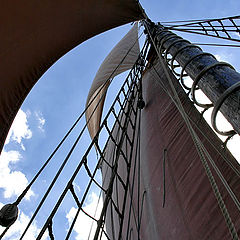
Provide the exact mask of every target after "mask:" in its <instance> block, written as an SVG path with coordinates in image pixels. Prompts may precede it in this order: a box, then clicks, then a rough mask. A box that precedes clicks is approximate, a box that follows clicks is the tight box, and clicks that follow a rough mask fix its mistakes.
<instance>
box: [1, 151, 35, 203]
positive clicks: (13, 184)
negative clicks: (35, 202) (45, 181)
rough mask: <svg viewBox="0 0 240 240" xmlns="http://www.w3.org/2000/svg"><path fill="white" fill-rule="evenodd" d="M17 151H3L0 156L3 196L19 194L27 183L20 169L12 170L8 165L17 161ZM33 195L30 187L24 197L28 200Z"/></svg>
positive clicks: (18, 157)
mask: <svg viewBox="0 0 240 240" xmlns="http://www.w3.org/2000/svg"><path fill="white" fill-rule="evenodd" d="M21 157H22V156H21V154H20V153H19V152H18V151H8V152H7V151H4V150H3V152H2V154H1V156H0V188H2V189H4V192H3V194H4V198H11V197H13V196H19V195H20V194H21V193H22V191H23V190H24V189H25V188H26V186H27V185H28V180H27V178H26V176H25V175H24V174H23V173H22V172H20V171H12V170H11V168H10V166H11V165H12V164H15V163H17V162H18V161H19V160H20V159H21ZM31 196H34V192H33V191H32V190H31V189H30V190H29V191H28V192H27V194H26V196H25V199H26V200H29V199H30V197H31Z"/></svg>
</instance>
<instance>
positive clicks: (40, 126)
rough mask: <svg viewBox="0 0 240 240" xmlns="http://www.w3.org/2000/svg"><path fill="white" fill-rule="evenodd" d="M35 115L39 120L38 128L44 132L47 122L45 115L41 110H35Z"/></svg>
mask: <svg viewBox="0 0 240 240" xmlns="http://www.w3.org/2000/svg"><path fill="white" fill-rule="evenodd" d="M35 117H36V119H37V121H38V129H39V130H40V131H41V132H44V128H43V127H44V124H45V122H46V120H45V118H44V117H43V114H42V113H41V112H40V111H35Z"/></svg>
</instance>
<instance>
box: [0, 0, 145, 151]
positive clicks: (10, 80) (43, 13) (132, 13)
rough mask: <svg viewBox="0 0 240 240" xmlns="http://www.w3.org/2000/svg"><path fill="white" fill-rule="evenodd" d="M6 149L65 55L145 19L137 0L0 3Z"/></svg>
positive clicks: (0, 103) (0, 106) (1, 134)
mask: <svg viewBox="0 0 240 240" xmlns="http://www.w3.org/2000/svg"><path fill="white" fill-rule="evenodd" d="M0 3H1V9H0V16H1V17H0V22H1V26H2V27H1V28H0V36H1V45H0V62H1V71H0V150H1V149H2V146H3V144H4V141H5V139H6V135H7V133H8V131H9V128H10V126H11V123H12V121H13V119H14V117H15V115H16V113H17V111H18V109H19V108H20V106H21V104H22V102H23V101H24V99H25V97H26V96H27V94H28V93H29V91H30V90H31V88H32V87H33V86H34V84H35V83H36V82H37V81H38V79H39V78H40V77H41V76H42V74H43V73H44V72H45V71H46V70H47V69H48V68H49V67H50V66H51V65H52V64H53V63H54V62H55V61H57V60H58V59H59V58H60V57H61V56H63V55H64V54H65V53H67V52H68V51H69V50H71V49H72V48H74V47H75V46H77V45H78V44H80V43H81V42H83V41H85V40H87V39H88V38H90V37H92V36H94V35H96V34H99V33H101V32H104V31H106V30H108V29H111V28H114V27H117V26H119V25H122V24H125V23H128V22H131V21H135V20H138V19H141V18H143V13H142V10H141V8H140V5H139V3H138V1H136V0H121V1H118V0H113V1H96V0H89V1H84V0H78V1H75V0H63V1H56V0H53V1H38V2H35V1H31V0H23V1H17V0H14V1H11V4H9V2H7V1H2V0H1V1H0Z"/></svg>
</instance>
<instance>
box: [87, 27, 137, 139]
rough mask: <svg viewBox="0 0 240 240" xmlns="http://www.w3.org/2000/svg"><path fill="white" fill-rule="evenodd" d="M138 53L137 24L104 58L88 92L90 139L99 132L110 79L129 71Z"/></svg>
mask: <svg viewBox="0 0 240 240" xmlns="http://www.w3.org/2000/svg"><path fill="white" fill-rule="evenodd" d="M139 53H140V50H139V42H138V23H135V24H134V26H133V27H132V29H131V30H130V31H129V32H128V33H127V34H126V35H125V36H124V37H123V38H122V40H121V41H120V42H119V43H118V44H117V45H116V46H115V47H114V48H113V49H112V51H111V52H110V53H109V54H108V56H107V57H106V58H105V60H104V61H103V63H102V64H101V66H100V68H99V70H98V72H97V74H96V76H95V78H94V80H93V83H92V86H91V88H90V90H89V94H88V97H87V102H86V106H88V105H89V106H88V107H87V111H86V121H87V122H88V130H89V134H90V136H91V138H92V139H93V138H94V136H95V135H96V133H97V131H98V130H99V126H100V121H101V116H102V110H103V106H104V100H105V96H106V93H107V89H108V87H109V84H110V82H111V80H112V78H114V77H115V76H117V75H118V74H120V73H122V72H124V71H126V70H128V69H131V68H132V67H133V65H134V63H135V62H136V60H137V58H138V55H139Z"/></svg>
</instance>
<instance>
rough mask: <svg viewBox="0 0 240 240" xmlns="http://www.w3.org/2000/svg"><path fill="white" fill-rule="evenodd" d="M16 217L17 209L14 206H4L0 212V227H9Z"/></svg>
mask: <svg viewBox="0 0 240 240" xmlns="http://www.w3.org/2000/svg"><path fill="white" fill-rule="evenodd" d="M17 217H18V207H17V205H15V204H6V205H5V206H3V207H2V209H1V210H0V225H1V226H3V227H9V226H11V225H12V224H13V223H14V222H15V221H16V220H17Z"/></svg>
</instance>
